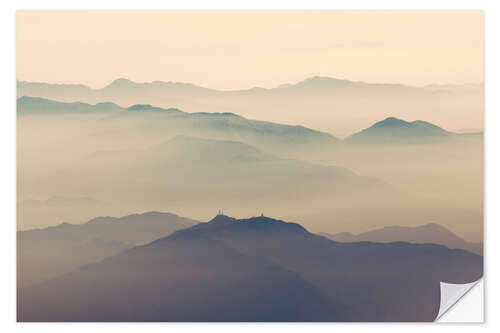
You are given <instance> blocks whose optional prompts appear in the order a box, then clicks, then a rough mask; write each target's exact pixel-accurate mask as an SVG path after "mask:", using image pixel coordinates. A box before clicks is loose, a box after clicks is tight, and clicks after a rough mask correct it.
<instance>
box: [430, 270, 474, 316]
mask: <svg viewBox="0 0 500 333" xmlns="http://www.w3.org/2000/svg"><path fill="white" fill-rule="evenodd" d="M480 280H481V279H479V280H477V281H474V282H471V283H465V284H454V283H445V282H440V283H439V286H440V289H441V298H440V299H441V301H440V304H439V313H438V315H437V317H436V319H435V320H438V319H439V318H440V317H441V316H442V315H444V314H445V313H446V312H447V311H448V310H449V309H451V308H452V307H453V305H455V304H456V303H457V302H458V301H459V300H460V299H461V298H462V297H463V296H464V295H465V294H467V293H468V292H469V290H471V289H472V287H474V286H475V285H476V284H477V283H478V282H479V281H480Z"/></svg>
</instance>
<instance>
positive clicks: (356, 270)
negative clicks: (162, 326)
mask: <svg viewBox="0 0 500 333" xmlns="http://www.w3.org/2000/svg"><path fill="white" fill-rule="evenodd" d="M481 275H482V257H480V256H477V255H475V254H472V253H470V252H467V251H464V250H457V249H455V250H452V249H448V248H446V247H444V246H441V245H435V244H410V243H405V242H396V243H371V242H358V243H339V242H335V241H332V240H329V239H327V238H325V237H322V236H319V235H314V234H311V233H310V232H308V231H307V230H306V229H305V228H303V227H302V226H301V225H299V224H296V223H289V222H284V221H280V220H275V219H272V218H268V217H265V216H260V217H254V218H249V219H241V220H237V219H234V218H231V217H228V216H225V215H218V216H216V217H215V218H214V219H212V220H211V221H209V222H206V223H199V224H196V225H194V226H192V227H188V228H186V229H183V230H179V231H177V232H174V233H173V234H171V235H169V236H166V237H163V238H159V239H157V240H155V241H153V242H151V243H148V244H146V245H142V246H136V247H132V248H131V249H128V250H125V251H123V252H121V253H119V254H117V255H113V256H111V257H109V258H107V259H104V260H103V261H100V262H96V263H94V264H90V265H87V266H83V267H80V268H77V269H75V270H73V271H72V272H70V273H67V274H64V275H61V276H59V277H56V278H53V279H49V280H48V281H46V282H42V283H40V284H36V285H32V286H28V287H24V288H19V289H18V320H19V321H431V320H433V319H434V318H435V316H436V315H437V312H438V309H439V282H441V281H443V282H449V283H466V282H471V281H474V280H476V279H478V278H479V277H480V276H481Z"/></svg>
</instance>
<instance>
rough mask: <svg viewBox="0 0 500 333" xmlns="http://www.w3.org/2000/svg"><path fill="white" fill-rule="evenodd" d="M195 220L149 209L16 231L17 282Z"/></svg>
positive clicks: (88, 260)
mask: <svg viewBox="0 0 500 333" xmlns="http://www.w3.org/2000/svg"><path fill="white" fill-rule="evenodd" d="M195 223H197V221H194V220H191V219H187V218H183V217H179V216H177V215H174V214H169V213H159V212H148V213H143V214H133V215H128V216H124V217H121V218H116V217H109V216H106V217H98V218H95V219H93V220H91V221H89V222H87V223H84V224H69V223H62V224H60V225H58V226H55V227H48V228H45V229H34V230H26V231H18V232H17V269H18V270H17V273H18V275H17V278H18V280H17V281H18V284H19V285H20V286H24V285H29V284H34V283H38V282H41V281H43V280H46V279H48V278H52V277H55V276H57V275H60V274H63V273H67V272H69V271H71V270H73V269H75V268H77V267H80V266H83V265H86V264H90V263H93V262H97V261H100V260H102V259H104V258H107V257H110V256H112V255H115V254H117V253H119V252H121V251H123V250H126V249H129V248H131V247H133V246H135V245H140V244H145V243H149V242H151V241H153V240H155V239H157V238H161V237H164V236H166V235H169V234H171V233H172V232H174V231H177V230H179V229H183V228H187V227H190V226H192V225H193V224H195Z"/></svg>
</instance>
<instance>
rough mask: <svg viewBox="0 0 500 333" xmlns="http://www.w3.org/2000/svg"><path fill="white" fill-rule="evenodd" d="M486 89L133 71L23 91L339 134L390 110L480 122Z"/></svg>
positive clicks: (21, 89)
mask: <svg viewBox="0 0 500 333" xmlns="http://www.w3.org/2000/svg"><path fill="white" fill-rule="evenodd" d="M464 91H466V93H464ZM482 91H483V86H482V84H477V85H464V86H463V87H462V86H427V87H412V86H407V85H403V84H385V83H367V82H360V81H350V80H343V79H338V78H334V77H324V76H314V77H310V78H306V79H304V80H302V81H300V82H297V83H285V84H282V85H280V86H278V87H276V88H269V89H267V88H260V87H254V88H251V89H244V90H232V91H221V90H214V89H209V88H204V87H200V86H196V85H194V84H190V83H180V82H161V81H154V82H146V83H137V82H133V81H131V80H128V79H117V80H115V81H113V82H112V83H111V84H109V85H108V86H106V87H103V88H101V89H91V88H89V87H86V86H83V85H65V84H48V83H37V82H22V81H18V82H17V96H18V97H21V96H33V97H42V98H48V99H53V100H58V101H64V102H76V101H81V102H85V103H90V104H95V103H99V102H102V101H110V102H113V103H116V104H119V105H134V104H152V105H155V106H160V107H164V108H169V107H175V108H178V109H181V110H183V111H188V112H196V111H204V112H210V113H214V112H223V113H224V112H233V113H236V114H239V115H241V116H244V117H246V118H249V119H261V120H266V121H273V122H281V123H287V124H302V125H304V126H306V127H309V128H316V129H320V130H322V131H328V132H331V133H334V134H336V135H339V136H346V135H347V134H349V132H351V131H352V130H353V129H355V128H358V127H359V124H360V123H361V124H368V123H370V122H373V121H375V120H376V119H380V118H382V117H383V116H384V115H387V114H393V115H395V116H396V117H400V118H406V117H412V116H413V115H414V114H417V113H418V114H419V115H420V117H421V118H423V119H427V120H430V121H432V122H435V123H437V122H439V123H445V124H446V123H447V120H449V119H448V118H446V117H447V116H445V114H446V115H448V114H450V112H452V111H453V115H454V119H453V124H454V125H453V126H459V127H465V126H476V127H481V125H482V123H479V122H475V123H474V124H471V123H470V119H475V118H471V117H472V116H474V117H476V115H477V114H479V113H480V112H482V105H483V94H482ZM367 108H369V109H370V111H369V112H367V111H366V109H367ZM436 110H442V111H443V112H436ZM340 111H341V112H340ZM476 118H477V117H476Z"/></svg>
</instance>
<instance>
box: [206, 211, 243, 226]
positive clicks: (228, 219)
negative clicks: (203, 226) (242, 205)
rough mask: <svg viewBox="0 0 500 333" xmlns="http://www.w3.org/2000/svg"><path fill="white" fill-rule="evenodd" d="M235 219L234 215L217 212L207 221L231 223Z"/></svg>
mask: <svg viewBox="0 0 500 333" xmlns="http://www.w3.org/2000/svg"><path fill="white" fill-rule="evenodd" d="M235 221H236V219H235V218H234V217H230V216H227V215H224V214H222V213H219V214H217V216H215V217H214V218H213V219H211V220H210V221H209V222H208V223H219V224H220V223H231V222H235Z"/></svg>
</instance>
